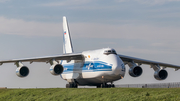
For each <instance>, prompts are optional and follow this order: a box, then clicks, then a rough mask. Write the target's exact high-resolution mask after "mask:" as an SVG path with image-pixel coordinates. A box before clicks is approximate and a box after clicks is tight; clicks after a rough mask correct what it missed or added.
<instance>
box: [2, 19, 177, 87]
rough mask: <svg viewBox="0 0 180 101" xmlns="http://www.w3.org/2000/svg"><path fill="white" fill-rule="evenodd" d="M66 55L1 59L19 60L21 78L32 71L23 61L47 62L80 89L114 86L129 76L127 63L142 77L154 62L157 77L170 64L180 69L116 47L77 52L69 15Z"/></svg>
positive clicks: (161, 77) (163, 74) (54, 72)
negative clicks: (118, 50) (144, 70)
mask: <svg viewBox="0 0 180 101" xmlns="http://www.w3.org/2000/svg"><path fill="white" fill-rule="evenodd" d="M63 31H64V33H63V55H57V56H45V57H35V58H23V59H12V60H5V61H0V65H2V64H3V63H12V62H13V63H15V65H16V66H17V69H16V74H17V76H19V77H26V76H27V75H28V74H29V69H28V67H27V66H24V65H23V62H30V63H33V62H45V63H49V64H50V65H51V67H50V73H51V74H52V75H60V77H61V78H62V79H64V80H66V81H67V82H68V84H66V88H77V87H78V86H85V85H87V86H97V88H108V87H114V84H113V82H114V81H117V80H120V79H122V78H123V77H124V76H125V71H126V68H125V65H128V66H129V75H130V76H132V77H138V76H140V75H141V74H142V72H143V70H142V68H141V67H140V66H141V65H142V64H147V65H150V67H151V68H153V69H154V71H155V72H154V77H155V79H157V80H164V79H166V78H167V76H168V73H167V71H166V70H165V68H166V67H170V68H174V69H175V70H178V69H179V68H180V66H176V65H171V64H167V63H161V62H156V61H150V60H144V59H140V58H136V57H130V56H125V55H120V54H117V53H116V51H115V50H114V49H113V48H103V49H97V50H90V51H84V52H82V53H74V51H73V46H72V42H71V37H70V32H69V28H68V23H67V20H66V17H63Z"/></svg>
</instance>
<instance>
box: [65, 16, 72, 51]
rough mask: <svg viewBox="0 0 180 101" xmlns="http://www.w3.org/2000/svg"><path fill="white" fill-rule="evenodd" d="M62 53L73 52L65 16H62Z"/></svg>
mask: <svg viewBox="0 0 180 101" xmlns="http://www.w3.org/2000/svg"><path fill="white" fill-rule="evenodd" d="M63 31H64V32H63V53H64V54H66V53H73V47H72V42H71V36H70V32H69V27H68V23H67V20H66V17H65V16H63Z"/></svg>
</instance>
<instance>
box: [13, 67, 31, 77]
mask: <svg viewBox="0 0 180 101" xmlns="http://www.w3.org/2000/svg"><path fill="white" fill-rule="evenodd" d="M28 74H29V69H28V67H26V66H21V67H18V68H17V69H16V75H17V76H19V77H26V76H27V75H28Z"/></svg>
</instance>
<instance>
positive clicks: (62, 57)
mask: <svg viewBox="0 0 180 101" xmlns="http://www.w3.org/2000/svg"><path fill="white" fill-rule="evenodd" d="M83 58H84V56H83V55H82V54H65V55H57V56H45V57H34V58H22V59H12V60H5V61H0V64H3V63H11V62H30V63H32V62H46V63H48V62H49V61H51V60H52V59H54V60H82V59H83Z"/></svg>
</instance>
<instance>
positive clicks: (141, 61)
mask: <svg viewBox="0 0 180 101" xmlns="http://www.w3.org/2000/svg"><path fill="white" fill-rule="evenodd" d="M118 56H119V57H120V58H121V59H122V61H123V62H124V63H128V62H132V61H134V63H138V64H148V65H159V66H162V67H170V68H176V69H180V66H178V65H172V64H167V63H162V62H156V61H150V60H145V59H140V58H136V57H130V56H125V55H119V54H118Z"/></svg>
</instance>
